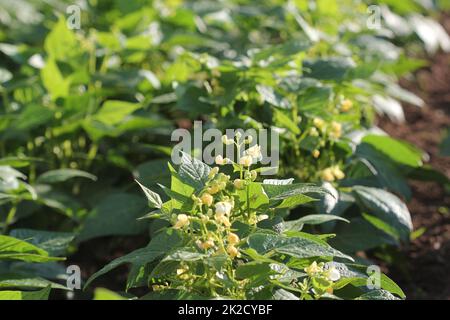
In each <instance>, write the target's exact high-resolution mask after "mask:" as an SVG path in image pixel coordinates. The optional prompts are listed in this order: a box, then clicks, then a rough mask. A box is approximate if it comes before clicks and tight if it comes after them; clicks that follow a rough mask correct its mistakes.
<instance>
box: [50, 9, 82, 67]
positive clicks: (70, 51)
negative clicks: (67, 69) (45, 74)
mask: <svg viewBox="0 0 450 320" xmlns="http://www.w3.org/2000/svg"><path fill="white" fill-rule="evenodd" d="M80 48H81V47H80V44H79V43H78V41H77V39H76V37H75V34H74V33H73V31H72V30H71V29H69V28H68V27H67V25H66V20H65V19H64V18H63V17H60V18H59V20H58V22H57V23H56V24H55V25H54V26H53V28H52V30H51V31H50V33H49V34H48V36H47V37H46V38H45V43H44V49H45V51H46V53H47V54H48V55H49V56H51V57H52V58H54V59H57V60H61V61H65V60H66V59H69V58H70V57H73V56H74V55H76V54H77V53H78V52H79V49H80Z"/></svg>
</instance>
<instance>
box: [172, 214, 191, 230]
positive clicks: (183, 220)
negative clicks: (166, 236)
mask: <svg viewBox="0 0 450 320" xmlns="http://www.w3.org/2000/svg"><path fill="white" fill-rule="evenodd" d="M187 225H189V217H188V216H187V215H185V214H184V213H181V214H179V215H178V216H177V222H176V223H175V225H174V226H173V227H174V228H175V229H181V228H183V227H184V226H187Z"/></svg>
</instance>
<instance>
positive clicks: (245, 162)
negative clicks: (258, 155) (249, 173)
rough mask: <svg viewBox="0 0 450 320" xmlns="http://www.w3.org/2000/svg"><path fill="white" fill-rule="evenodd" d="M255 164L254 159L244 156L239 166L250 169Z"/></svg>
mask: <svg viewBox="0 0 450 320" xmlns="http://www.w3.org/2000/svg"><path fill="white" fill-rule="evenodd" d="M252 163H253V158H252V157H251V156H243V157H242V158H241V159H239V164H240V165H242V166H244V167H250V166H251V165H252Z"/></svg>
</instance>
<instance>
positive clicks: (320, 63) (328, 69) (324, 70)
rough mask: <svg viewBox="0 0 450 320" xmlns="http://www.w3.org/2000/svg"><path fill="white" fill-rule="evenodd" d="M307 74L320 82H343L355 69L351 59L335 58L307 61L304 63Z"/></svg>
mask: <svg viewBox="0 0 450 320" xmlns="http://www.w3.org/2000/svg"><path fill="white" fill-rule="evenodd" d="M303 67H304V70H305V74H306V75H307V76H308V77H311V78H315V79H319V80H341V79H343V78H344V77H345V76H346V75H347V73H348V71H349V70H351V69H352V68H354V67H355V62H354V61H353V60H352V59H350V58H343V57H334V58H323V59H316V60H306V61H304V63H303Z"/></svg>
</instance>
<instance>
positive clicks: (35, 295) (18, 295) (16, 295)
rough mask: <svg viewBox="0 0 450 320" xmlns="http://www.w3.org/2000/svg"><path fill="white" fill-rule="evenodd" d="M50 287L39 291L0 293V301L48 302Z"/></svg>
mask: <svg viewBox="0 0 450 320" xmlns="http://www.w3.org/2000/svg"><path fill="white" fill-rule="evenodd" d="M50 290H51V288H50V286H48V287H47V288H44V289H42V290H39V291H7V290H5V291H0V300H48V296H49V295H50Z"/></svg>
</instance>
